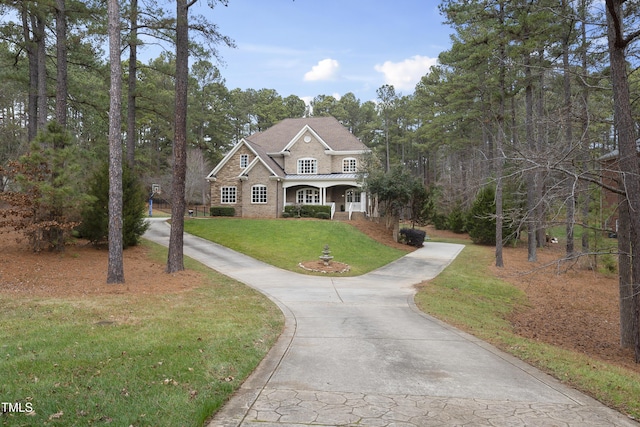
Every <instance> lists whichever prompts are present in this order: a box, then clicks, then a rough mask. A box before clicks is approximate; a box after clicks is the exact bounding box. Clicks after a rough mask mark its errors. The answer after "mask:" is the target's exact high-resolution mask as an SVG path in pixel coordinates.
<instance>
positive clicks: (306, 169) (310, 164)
mask: <svg viewBox="0 0 640 427" xmlns="http://www.w3.org/2000/svg"><path fill="white" fill-rule="evenodd" d="M317 173H318V161H317V160H316V159H310V158H308V159H298V174H300V175H315V174H317Z"/></svg>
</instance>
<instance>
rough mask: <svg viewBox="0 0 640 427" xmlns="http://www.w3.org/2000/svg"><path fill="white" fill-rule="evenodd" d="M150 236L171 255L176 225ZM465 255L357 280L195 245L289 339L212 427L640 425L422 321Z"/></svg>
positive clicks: (424, 254)
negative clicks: (425, 289) (426, 304)
mask: <svg viewBox="0 0 640 427" xmlns="http://www.w3.org/2000/svg"><path fill="white" fill-rule="evenodd" d="M144 237H145V238H147V239H149V240H151V241H154V242H157V243H160V244H163V245H165V246H167V245H168V239H169V226H168V225H167V224H166V223H165V222H160V221H157V220H152V221H151V227H150V228H149V230H148V231H147V233H146V234H145V236H144ZM462 248H463V246H461V245H454V244H447V243H435V242H427V243H426V244H425V246H424V247H423V248H421V249H418V250H416V251H414V252H412V253H410V254H408V255H406V256H404V257H403V258H401V259H399V260H397V261H395V262H393V263H391V264H389V265H387V266H385V267H383V268H380V269H378V270H375V271H373V272H371V273H368V274H365V275H362V276H358V277H318V276H309V275H303V274H297V273H293V272H289V271H285V270H281V269H278V268H275V267H273V266H270V265H268V264H265V263H262V262H260V261H257V260H255V259H252V258H250V257H248V256H246V255H243V254H240V253H237V252H234V251H232V250H230V249H228V248H225V247H222V246H220V245H217V244H215V243H211V242H209V241H207V240H204V239H201V238H198V237H194V236H191V235H186V234H185V237H184V254H185V255H186V256H189V257H191V258H193V259H196V260H198V261H199V262H201V263H203V264H205V265H207V266H208V267H210V268H213V269H215V270H217V271H219V272H220V273H223V274H225V275H227V276H230V277H233V278H234V279H237V280H239V281H241V282H243V283H245V284H247V285H249V286H251V287H253V288H255V289H257V290H259V291H260V292H262V293H264V294H265V295H267V296H268V297H269V298H270V299H271V300H272V301H274V302H275V303H276V304H277V305H278V306H279V307H280V309H281V310H282V312H283V313H284V314H285V318H286V320H285V330H284V332H283V334H282V336H281V337H280V339H279V340H278V342H277V343H276V345H275V346H274V347H273V348H272V350H271V351H270V352H269V354H268V355H267V357H266V358H265V359H264V360H263V361H262V363H261V364H260V365H259V366H258V368H257V369H256V371H255V372H254V373H253V374H252V375H251V376H250V377H249V378H248V379H247V381H245V382H244V384H243V385H242V386H241V388H240V389H239V390H238V392H237V393H236V394H235V395H234V397H233V398H232V399H231V400H230V401H229V402H228V403H227V404H226V405H225V406H224V407H223V408H222V409H221V410H220V411H219V412H218V413H217V414H216V415H215V417H214V418H213V420H212V421H211V422H210V424H209V427H231V426H234V427H240V426H241V427H276V426H278V427H283V426H285V427H301V426H380V427H382V426H418V427H422V426H576V427H577V426H638V425H639V424H637V423H635V422H634V421H633V420H631V419H629V418H628V417H625V416H623V415H622V414H620V413H618V412H616V411H614V410H612V409H610V408H608V407H606V406H604V405H602V404H600V403H599V402H597V401H595V400H594V399H592V398H590V397H588V396H586V395H584V394H582V393H579V392H577V391H576V390H573V389H571V388H569V387H567V386H564V385H562V384H561V383H559V382H558V381H556V380H555V379H553V378H551V377H550V376H548V375H545V374H543V373H542V372H540V371H539V370H537V369H535V368H533V367H531V366H530V365H528V364H526V363H523V362H522V361H520V360H518V359H515V358H513V357H511V356H509V355H507V354H506V353H503V352H501V351H499V350H497V349H496V348H494V347H493V346H491V345H489V344H487V343H485V342H483V341H481V340H479V339H477V338H475V337H473V336H471V335H469V334H466V333H464V332H462V331H459V330H457V329H455V328H453V327H451V326H449V325H447V324H444V323H443V322H440V321H438V320H437V319H435V318H433V317H431V316H428V315H425V314H423V313H421V312H420V311H419V310H418V309H417V308H416V307H415V305H414V303H413V296H414V294H415V288H414V285H416V284H417V283H420V282H422V281H424V280H428V279H431V278H433V277H435V276H436V275H437V274H438V273H440V272H441V271H442V270H443V269H444V268H445V267H446V266H447V265H448V264H449V263H450V262H451V261H453V259H455V257H456V256H457V255H458V253H459V252H460V251H461V250H462Z"/></svg>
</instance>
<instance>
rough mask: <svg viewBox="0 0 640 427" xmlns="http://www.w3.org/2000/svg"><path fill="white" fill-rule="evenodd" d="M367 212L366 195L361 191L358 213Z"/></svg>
mask: <svg viewBox="0 0 640 427" xmlns="http://www.w3.org/2000/svg"><path fill="white" fill-rule="evenodd" d="M366 211H367V193H366V192H365V191H362V192H361V193H360V212H366Z"/></svg>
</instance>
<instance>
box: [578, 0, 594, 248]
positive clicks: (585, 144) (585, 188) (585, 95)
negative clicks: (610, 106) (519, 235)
mask: <svg viewBox="0 0 640 427" xmlns="http://www.w3.org/2000/svg"><path fill="white" fill-rule="evenodd" d="M587 7H588V6H587V1H586V0H582V1H581V3H580V21H581V25H580V38H581V47H580V56H581V60H582V72H583V73H584V74H585V77H586V75H587V74H588V68H587V67H588V64H587ZM584 80H585V79H581V81H584ZM581 93H582V108H581V116H582V117H581V119H580V121H581V122H582V123H581V125H582V140H581V147H580V152H581V158H582V170H584V171H586V170H588V168H589V162H590V161H591V159H590V155H589V147H590V145H591V143H590V136H589V85H588V84H586V83H585V84H583V85H582V91H581ZM579 185H580V191H581V193H582V194H584V196H583V197H582V201H581V203H582V208H581V214H582V223H583V224H584V225H585V227H583V230H587V229H588V228H587V227H586V226H588V224H589V205H590V204H591V193H590V192H589V183H588V182H585V181H580V184H579ZM582 252H583V253H588V252H589V233H587V232H584V231H583V233H582Z"/></svg>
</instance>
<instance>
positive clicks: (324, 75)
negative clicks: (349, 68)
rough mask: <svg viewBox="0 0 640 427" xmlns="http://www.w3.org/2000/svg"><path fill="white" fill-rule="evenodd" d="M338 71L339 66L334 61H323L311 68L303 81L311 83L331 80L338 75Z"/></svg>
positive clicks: (328, 59)
mask: <svg viewBox="0 0 640 427" xmlns="http://www.w3.org/2000/svg"><path fill="white" fill-rule="evenodd" d="M339 69H340V64H339V63H338V61H336V60H335V59H331V58H327V59H323V60H322V61H320V62H318V63H317V64H316V65H314V66H313V67H311V71H308V72H306V73H305V75H304V81H306V82H313V81H320V80H333V79H335V78H336V76H337V75H338V70H339Z"/></svg>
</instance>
